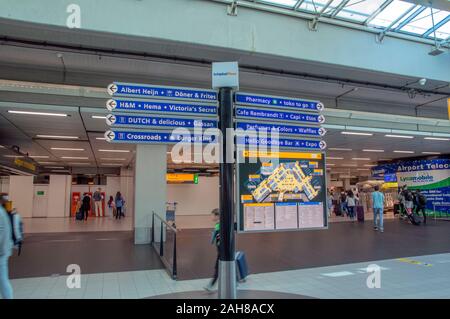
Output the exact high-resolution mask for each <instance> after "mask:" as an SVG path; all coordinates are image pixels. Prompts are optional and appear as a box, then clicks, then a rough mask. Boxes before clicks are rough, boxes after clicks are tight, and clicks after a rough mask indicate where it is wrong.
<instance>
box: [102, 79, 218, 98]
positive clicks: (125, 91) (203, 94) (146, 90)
mask: <svg viewBox="0 0 450 319" xmlns="http://www.w3.org/2000/svg"><path fill="white" fill-rule="evenodd" d="M107 91H108V94H109V95H111V96H135V97H141V98H164V99H181V100H192V101H212V102H215V101H217V92H216V91H213V90H203V89H194V88H178V87H166V86H164V87H163V86H155V85H145V84H133V83H116V82H114V83H112V84H110V85H108V88H107Z"/></svg>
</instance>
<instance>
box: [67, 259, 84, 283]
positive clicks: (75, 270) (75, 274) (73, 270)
mask: <svg viewBox="0 0 450 319" xmlns="http://www.w3.org/2000/svg"><path fill="white" fill-rule="evenodd" d="M66 272H68V273H70V275H69V276H67V279H66V286H67V288H69V289H80V288H81V267H80V265H77V264H70V265H68V266H67V268H66Z"/></svg>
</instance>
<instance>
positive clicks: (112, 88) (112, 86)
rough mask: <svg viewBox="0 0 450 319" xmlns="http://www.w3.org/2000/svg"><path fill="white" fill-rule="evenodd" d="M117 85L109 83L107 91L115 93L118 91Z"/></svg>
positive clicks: (111, 93)
mask: <svg viewBox="0 0 450 319" xmlns="http://www.w3.org/2000/svg"><path fill="white" fill-rule="evenodd" d="M117 89H118V88H117V85H115V84H114V83H112V84H110V85H108V88H107V91H108V94H109V95H114V94H115V93H116V92H117Z"/></svg>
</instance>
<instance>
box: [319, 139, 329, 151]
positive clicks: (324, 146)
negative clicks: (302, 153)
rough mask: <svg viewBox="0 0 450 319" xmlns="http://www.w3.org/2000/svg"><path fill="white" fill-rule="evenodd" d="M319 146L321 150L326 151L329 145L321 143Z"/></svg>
mask: <svg viewBox="0 0 450 319" xmlns="http://www.w3.org/2000/svg"><path fill="white" fill-rule="evenodd" d="M319 146H320V149H322V150H324V149H326V148H327V143H326V142H325V141H320V142H319Z"/></svg>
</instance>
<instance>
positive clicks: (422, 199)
mask: <svg viewBox="0 0 450 319" xmlns="http://www.w3.org/2000/svg"><path fill="white" fill-rule="evenodd" d="M418 202H419V205H420V206H425V205H426V204H427V198H426V197H425V195H423V194H419V196H418Z"/></svg>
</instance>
